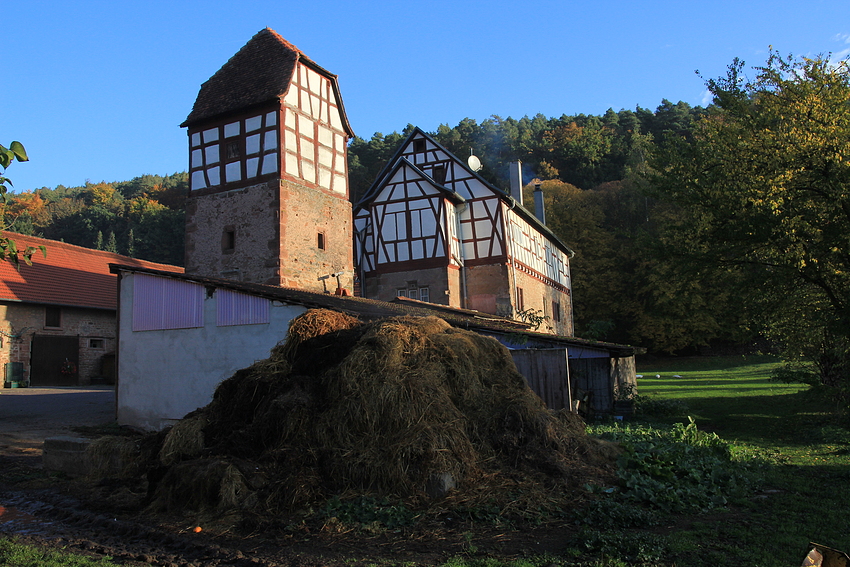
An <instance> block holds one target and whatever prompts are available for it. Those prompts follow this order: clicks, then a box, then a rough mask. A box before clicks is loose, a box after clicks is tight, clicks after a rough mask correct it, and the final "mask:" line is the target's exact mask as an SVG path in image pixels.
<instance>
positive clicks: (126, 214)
mask: <svg viewBox="0 0 850 567" xmlns="http://www.w3.org/2000/svg"><path fill="white" fill-rule="evenodd" d="M187 193H188V176H187V174H186V173H185V172H183V173H175V174H173V175H168V176H165V177H162V176H159V175H144V176H141V177H137V178H135V179H133V180H131V181H123V182H116V183H105V182H101V183H96V184H94V183H86V185H84V186H82V187H64V186H62V185H60V186H58V187H56V188H55V189H47V188H43V189H38V190H36V191H33V192H26V193H21V194H16V195H11V196H10V198H9V203H8V206H7V207H6V214H5V221H6V223H11V225H12V228H11V230H13V231H16V232H21V233H22V234H32V235H36V236H41V237H44V238H49V239H52V240H60V241H62V242H68V243H70V244H76V245H78V246H83V247H86V248H94V249H97V250H106V251H109V252H115V253H118V254H123V255H126V256H132V257H136V258H141V259H143V260H150V261H154V262H161V263H164V264H172V265H178V266H179V265H182V264H183V246H184V210H183V209H184V203H185V200H186V195H187Z"/></svg>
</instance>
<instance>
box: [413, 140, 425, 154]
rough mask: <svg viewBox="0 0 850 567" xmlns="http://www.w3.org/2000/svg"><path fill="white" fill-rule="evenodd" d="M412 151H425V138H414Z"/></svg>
mask: <svg viewBox="0 0 850 567" xmlns="http://www.w3.org/2000/svg"><path fill="white" fill-rule="evenodd" d="M413 151H414V152H416V153H419V152H424V151H425V138H416V139H415V140H413Z"/></svg>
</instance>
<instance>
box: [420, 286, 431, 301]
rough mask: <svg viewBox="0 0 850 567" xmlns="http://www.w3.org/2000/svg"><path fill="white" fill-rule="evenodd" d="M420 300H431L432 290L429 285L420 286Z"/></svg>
mask: <svg viewBox="0 0 850 567" xmlns="http://www.w3.org/2000/svg"><path fill="white" fill-rule="evenodd" d="M419 301H426V302H430V301H431V291H430V290H429V289H428V288H427V287H420V288H419Z"/></svg>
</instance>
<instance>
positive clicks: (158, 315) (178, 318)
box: [133, 274, 204, 331]
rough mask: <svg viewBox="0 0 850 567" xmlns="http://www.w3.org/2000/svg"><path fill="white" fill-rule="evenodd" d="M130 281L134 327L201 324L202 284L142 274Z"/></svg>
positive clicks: (182, 327)
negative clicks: (131, 285)
mask: <svg viewBox="0 0 850 567" xmlns="http://www.w3.org/2000/svg"><path fill="white" fill-rule="evenodd" d="M133 282H134V285H133V330H134V331H160V330H164V329H191V328H194V327H203V326H204V286H202V285H198V284H195V283H191V282H184V281H180V280H175V279H171V278H160V277H157V276H148V275H143V274H136V276H135V277H134V280H133Z"/></svg>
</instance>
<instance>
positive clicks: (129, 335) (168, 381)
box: [117, 273, 307, 430]
mask: <svg viewBox="0 0 850 567" xmlns="http://www.w3.org/2000/svg"><path fill="white" fill-rule="evenodd" d="M122 276H123V277H122V278H121V293H120V305H119V311H120V316H119V331H118V383H117V397H118V423H119V424H121V425H129V426H131V427H134V428H138V429H144V430H160V429H163V428H165V427H167V426H169V425H171V424H173V423H174V422H175V421H177V420H179V419H181V418H183V417H184V416H185V415H186V414H187V413H189V412H191V411H194V410H196V409H198V408H200V407H203V406H205V405H207V404H208V403H210V402H211V401H212V396H213V393H214V392H215V389H216V387H217V386H218V384H219V383H220V382H221V381H222V380H224V379H226V378H229V377H230V376H232V375H233V373H234V372H235V371H237V370H239V369H241V368H245V367H247V366H250V365H251V364H253V363H254V362H255V361H257V360H262V359H265V358H268V356H269V351H270V350H271V348H272V347H273V346H275V345H276V344H277V343H278V342H280V341H282V340H283V339H284V338H285V337H286V332H287V330H288V328H289V321H290V320H292V319H293V318H294V317H296V316H298V315H300V314H301V313H304V312H305V311H306V310H307V309H306V308H305V307H301V306H292V305H282V304H280V303H278V302H273V303H272V306H271V309H270V322H269V323H268V324H262V325H236V326H228V327H217V326H216V314H215V305H216V302H215V297H214V296H213V297H212V298H208V299H206V300H205V302H204V327H203V328H196V329H175V330H165V331H136V332H134V331H133V330H132V314H133V275H132V274H129V273H124V274H122Z"/></svg>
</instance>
